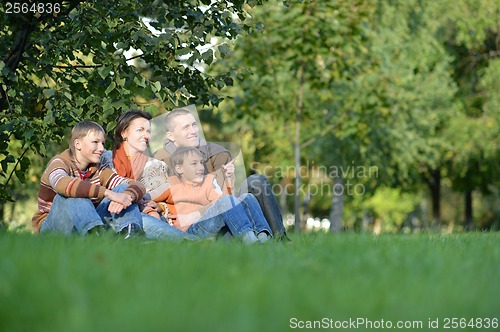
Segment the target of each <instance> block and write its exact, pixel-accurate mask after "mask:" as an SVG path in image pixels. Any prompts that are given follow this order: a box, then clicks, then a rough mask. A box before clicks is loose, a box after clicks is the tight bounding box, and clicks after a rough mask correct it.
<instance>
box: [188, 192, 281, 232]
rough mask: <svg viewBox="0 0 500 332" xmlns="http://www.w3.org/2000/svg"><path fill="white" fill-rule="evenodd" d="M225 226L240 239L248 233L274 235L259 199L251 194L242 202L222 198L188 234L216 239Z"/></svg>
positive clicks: (230, 197)
mask: <svg viewBox="0 0 500 332" xmlns="http://www.w3.org/2000/svg"><path fill="white" fill-rule="evenodd" d="M225 226H227V228H229V231H230V232H231V234H232V235H233V236H235V237H238V238H240V237H241V236H243V235H244V234H245V233H247V232H256V233H260V232H262V231H266V232H268V233H269V234H270V235H272V234H273V233H272V232H271V228H270V227H269V224H268V223H267V221H266V219H265V217H264V215H263V214H262V210H261V209H260V207H259V204H258V202H257V199H256V198H255V197H254V196H253V195H251V194H246V195H243V197H242V200H239V199H238V198H236V197H234V196H230V195H224V196H222V197H221V198H219V199H218V200H216V201H215V202H214V203H213V204H212V205H211V206H210V207H209V208H208V210H207V211H206V212H205V213H204V214H203V215H202V216H201V218H200V219H199V220H198V221H197V222H196V223H194V224H193V225H191V226H190V227H189V228H188V230H187V232H188V233H189V234H194V235H197V236H198V237H201V238H207V237H215V236H216V235H217V234H219V232H220V231H221V230H222V229H223V228H224V227H225Z"/></svg>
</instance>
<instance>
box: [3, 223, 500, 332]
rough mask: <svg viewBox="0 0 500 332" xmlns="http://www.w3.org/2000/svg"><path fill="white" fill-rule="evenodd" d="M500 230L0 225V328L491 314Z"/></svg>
mask: <svg viewBox="0 0 500 332" xmlns="http://www.w3.org/2000/svg"><path fill="white" fill-rule="evenodd" d="M499 240H500V234H497V233H484V234H479V233H478V234H461V235H448V236H444V235H411V236H409V235H408V236H404V235H397V236H396V235H393V236H380V237H375V236H369V235H354V234H343V235H338V236H328V235H307V236H303V237H293V241H294V242H293V243H292V244H283V243H269V244H268V245H264V246H252V247H248V246H243V245H241V244H238V243H233V242H229V243H228V242H211V241H206V242H199V243H186V242H184V243H172V242H162V241H148V240H145V239H143V238H142V239H141V238H134V239H131V240H127V241H124V240H122V239H121V238H117V237H116V236H113V235H112V234H106V235H105V236H104V237H84V238H80V237H68V238H64V237H59V236H38V237H35V236H31V235H28V234H14V233H5V232H4V233H0V252H1V257H0V326H1V328H0V330H1V331H285V330H291V328H290V319H292V318H296V319H297V320H301V321H306V320H322V319H323V318H328V319H334V320H346V319H349V318H351V319H356V318H358V317H362V318H366V319H371V320H381V319H384V320H385V321H387V320H393V321H397V320H421V321H422V322H424V324H428V320H429V318H431V319H434V318H445V317H459V318H461V317H471V318H472V317H491V318H493V317H495V315H496V317H497V318H500V317H499V316H500V314H499V311H498V308H500V298H499V295H500V283H499V281H498V279H499V278H498V276H499V275H500V247H499V245H498V244H499V243H500V241H499ZM425 326H426V325H424V327H425ZM357 330H363V329H362V328H358V329H357ZM424 330H426V329H424ZM466 330H467V329H464V330H463V331H466ZM476 330H477V329H476ZM421 331H422V330H421Z"/></svg>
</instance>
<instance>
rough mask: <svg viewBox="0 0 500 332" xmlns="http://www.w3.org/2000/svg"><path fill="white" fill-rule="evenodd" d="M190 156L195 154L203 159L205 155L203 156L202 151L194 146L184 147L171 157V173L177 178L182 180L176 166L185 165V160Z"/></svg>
mask: <svg viewBox="0 0 500 332" xmlns="http://www.w3.org/2000/svg"><path fill="white" fill-rule="evenodd" d="M190 154H195V155H198V156H200V157H202V158H203V155H202V154H201V152H200V150H198V148H196V147H194V146H183V147H180V148H178V149H177V150H175V152H174V153H173V154H172V156H170V161H169V165H168V166H169V169H170V171H171V173H172V174H173V175H175V176H177V177H178V178H179V179H180V178H181V175H180V174H179V173H177V171H176V170H175V167H176V166H179V165H182V164H183V163H184V160H185V159H186V157H187V156H188V155H190Z"/></svg>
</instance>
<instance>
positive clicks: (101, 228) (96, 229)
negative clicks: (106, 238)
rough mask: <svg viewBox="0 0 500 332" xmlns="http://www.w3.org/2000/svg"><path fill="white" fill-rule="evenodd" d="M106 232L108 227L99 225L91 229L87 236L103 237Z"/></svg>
mask: <svg viewBox="0 0 500 332" xmlns="http://www.w3.org/2000/svg"><path fill="white" fill-rule="evenodd" d="M106 230H107V227H106V225H97V226H94V227H92V228H91V229H89V230H88V231H87V234H85V235H93V236H101V235H103V234H104V232H106Z"/></svg>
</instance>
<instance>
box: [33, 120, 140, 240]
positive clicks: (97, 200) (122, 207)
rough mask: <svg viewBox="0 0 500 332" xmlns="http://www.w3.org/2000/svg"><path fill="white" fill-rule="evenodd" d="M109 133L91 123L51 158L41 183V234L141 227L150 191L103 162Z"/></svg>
mask: <svg viewBox="0 0 500 332" xmlns="http://www.w3.org/2000/svg"><path fill="white" fill-rule="evenodd" d="M103 152H104V129H103V128H102V127H101V126H100V125H99V124H97V123H95V122H92V121H83V122H80V123H78V124H77V125H76V126H75V127H74V128H73V130H72V131H71V138H70V144H69V149H67V150H65V151H64V152H63V153H61V154H59V155H56V156H55V157H54V158H52V159H51V160H50V161H49V163H48V165H47V168H46V169H45V171H44V172H43V174H42V178H41V180H40V190H39V193H38V211H37V212H36V213H35V215H34V216H33V218H32V225H33V230H34V232H35V233H38V232H42V233H43V232H48V231H55V232H62V233H64V234H70V233H73V232H77V233H79V234H81V235H85V234H86V233H87V232H89V231H91V230H98V229H101V228H107V227H111V228H112V229H113V230H114V231H115V232H117V233H118V232H122V231H125V232H127V237H128V236H130V235H131V233H133V232H135V231H138V230H141V229H142V222H141V219H142V218H141V214H140V211H139V208H138V207H137V204H136V203H137V202H138V201H139V200H140V199H142V197H143V196H144V194H145V192H146V189H145V187H144V185H143V184H142V183H140V182H138V181H134V180H130V179H127V178H124V177H121V176H119V175H118V174H116V173H115V172H114V171H113V170H112V169H110V168H107V167H102V166H100V164H99V161H100V158H101V155H102V153H103Z"/></svg>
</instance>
